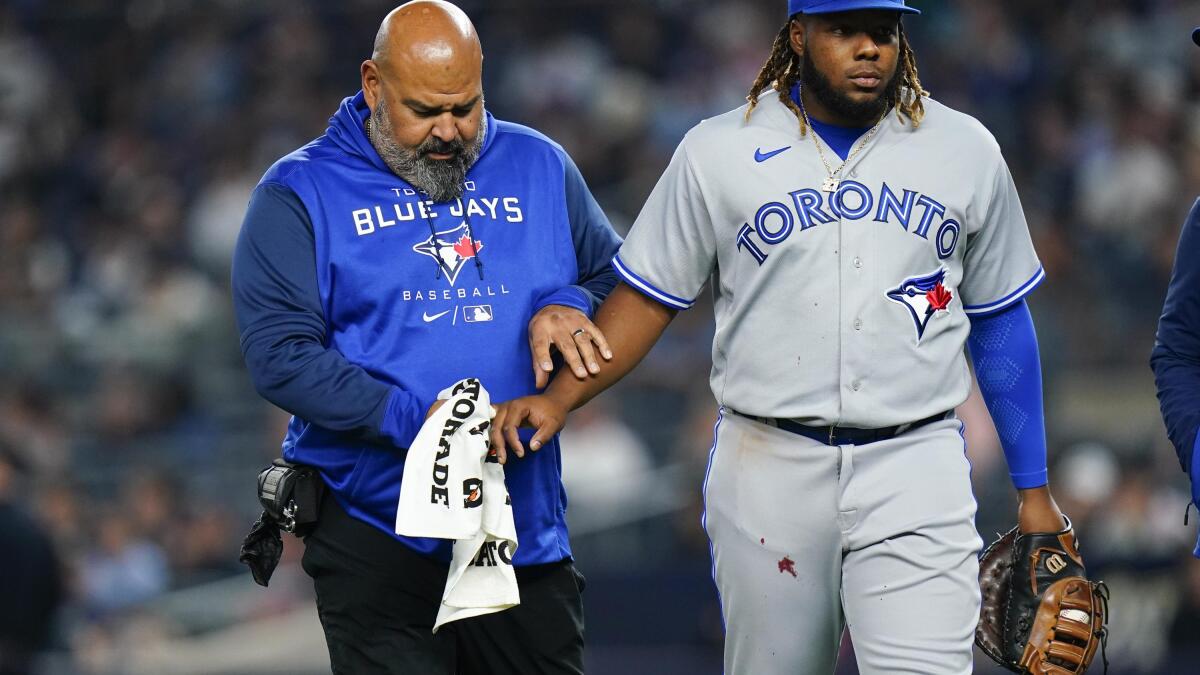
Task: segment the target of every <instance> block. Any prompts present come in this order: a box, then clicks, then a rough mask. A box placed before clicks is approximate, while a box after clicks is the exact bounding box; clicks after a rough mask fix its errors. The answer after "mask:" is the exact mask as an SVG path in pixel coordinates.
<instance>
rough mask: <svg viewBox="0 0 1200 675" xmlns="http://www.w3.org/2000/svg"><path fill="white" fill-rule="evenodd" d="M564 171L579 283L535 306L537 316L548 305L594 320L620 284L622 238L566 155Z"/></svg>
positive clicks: (568, 213)
mask: <svg viewBox="0 0 1200 675" xmlns="http://www.w3.org/2000/svg"><path fill="white" fill-rule="evenodd" d="M561 154H562V158H563V168H564V181H565V185H564V188H565V190H566V202H567V218H568V220H569V221H570V223H571V242H572V244H573V245H574V247H575V259H576V261H577V262H578V266H579V273H578V274H579V276H578V282H577V283H576V284H575V285H571V286H565V287H563V288H560V289H558V290H556V291H554V292H552V293H550V294H549V295H547V296H545V297H543V298H542V299H541V300H539V301H538V302H537V304H536V305H534V308H533V312H534V313H535V314H536V313H537V312H538V311H539V310H541V309H542V308H544V307H546V306H547V305H565V306H567V307H574V308H575V309H578V310H579V311H581V312H583V313H585V314H587V315H588V318H591V317H592V315H593V314H594V313H595V311H596V308H597V307H599V306H600V303H601V302H604V298H606V297H608V294H609V293H611V292H612V289H613V288H614V287H615V286H616V285H617V272H616V270H614V269H613V267H612V259H613V256H615V255H616V254H617V250H618V249H620V247H621V238H620V237H618V236H617V233H616V232H615V231H613V228H612V225H611V224H610V223H609V222H608V217H607V216H605V215H604V211H603V210H601V208H600V205H599V204H598V203H596V199H595V197H593V196H592V193H591V191H590V190H588V187H587V183H586V182H585V181H584V180H583V175H582V174H581V173H580V172H579V168H578V167H576V166H575V162H573V161H572V160H571V158H570V156H568V155H567V154H566V153H565V152H564V153H561Z"/></svg>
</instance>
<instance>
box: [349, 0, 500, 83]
mask: <svg viewBox="0 0 1200 675" xmlns="http://www.w3.org/2000/svg"><path fill="white" fill-rule="evenodd" d="M371 59H372V60H374V61H375V62H376V63H380V64H387V65H389V66H391V65H393V64H395V65H396V66H417V67H430V66H438V65H440V66H443V67H447V66H454V65H458V64H456V63H455V62H456V61H461V62H462V63H461V65H462V66H466V65H468V64H469V63H471V62H478V61H481V60H482V59H483V49H482V48H481V47H480V44H479V36H478V35H477V34H476V33H475V26H474V25H472V24H471V19H470V18H468V17H467V15H466V13H464V12H463V11H462V10H461V9H459V8H458V7H456V6H454V5H452V4H450V3H449V2H444V1H443V0H413V2H408V3H405V4H403V5H400V6H399V7H397V8H396V9H393V10H392V11H391V12H389V13H388V15H387V16H386V17H384V19H383V23H382V24H380V26H379V32H378V33H376V34H375V47H374V49H373V50H372V52H371Z"/></svg>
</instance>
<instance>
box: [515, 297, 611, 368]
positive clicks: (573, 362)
mask: <svg viewBox="0 0 1200 675" xmlns="http://www.w3.org/2000/svg"><path fill="white" fill-rule="evenodd" d="M551 345H553V346H554V347H555V348H557V349H558V352H559V353H560V354H562V355H563V359H564V360H565V361H566V362H567V366H568V367H570V369H571V372H573V373H574V374H575V377H577V378H579V379H581V380H586V379H587V377H588V373H591V374H592V375H595V374H596V373H599V372H600V362H599V361H598V360H597V358H596V352H597V351H599V352H600V355H601V356H603V357H604V360H606V361H608V360H611V359H612V350H611V349H609V347H608V341H607V340H605V338H604V333H602V332H600V329H599V328H597V327H596V324H594V323H592V322H591V320H589V319H588V318H587V315H586V314H584V313H583V312H581V311H579V310H577V309H575V308H574V307H565V306H563V305H547V306H545V307H543V308H542V309H541V311H539V312H538V313H537V314H534V315H533V318H532V319H530V320H529V351H530V352H531V353H532V355H533V378H534V382H535V384H536V386H537V388H538V389H542V388H544V387H545V386H546V384H547V383H548V382H549V381H550V373H551V371H553V370H554V364H553V362H551V360H550V347H551ZM585 366H586V368H585Z"/></svg>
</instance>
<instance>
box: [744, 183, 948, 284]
mask: <svg viewBox="0 0 1200 675" xmlns="http://www.w3.org/2000/svg"><path fill="white" fill-rule="evenodd" d="M901 192H902V194H901V195H899V196H898V195H897V194H896V193H895V192H894V191H893V190H892V189H891V188H890V187H889V186H888V184H887V183H883V185H882V186H881V187H880V190H879V194H878V197H877V196H876V195H875V194H874V193H872V192H871V190H869V189H868V188H867V186H865V185H863V184H862V183H859V182H856V181H853V180H846V181H842V183H841V185H839V186H838V189H837V192H834V193H833V194H832V195H826V194H825V193H822V192H818V191H817V190H814V189H812V188H804V189H801V190H795V191H794V192H789V193H788V196H789V197H790V198H791V199H790V203H784V202H767V203H766V204H763V205H762V206H760V207H759V208H758V212H757V213H755V214H754V224H753V226H751V224H750V223H743V224H742V228H741V229H740V230H739V231H738V236H737V247H738V250H745V251H746V252H747V253H748V254H749V255H751V256H753V257H754V259H755V260H756V261H757V262H758V264H759V265H762V264H763V263H764V262H765V261H766V259H767V256H768V253H767V251H765V250H764V246H763V245H767V246H775V245H777V244H781V243H783V242H784V241H785V240H786V239H787V238H788V237H790V236H791V234H792V232H794V231H795V230H796V226H797V224H799V227H800V230H801V231H804V230H808V229H811V228H813V227H816V226H818V225H820V224H822V223H832V222H834V221H835V220H838V219H845V220H861V219H863V218H866V217H868V216H871V215H872V214H874V218H873V219H874V221H875V222H877V223H888V222H893V219H894V222H896V223H897V224H898V225H900V226H901V227H903V228H904V230H905V231H911V232H912V234H914V235H916V236H918V237H921V238H922V239H927V240H928V239H929V238H930V237H929V234H930V230H933V225H934V221H935V220H936V219H939V218H940V219H941V221H940V222H939V223H938V226H937V229H936V230H934V231H933V244H934V246H935V247H936V248H937V254H938V258H939V259H941V260H945V259H946V258H949V257H950V256H951V255H953V254H954V249H955V247H956V246H958V236H959V232H960V231H961V230H962V225H960V224H959V222H958V221H957V220H954V219H953V218H945V215H946V207H945V206H944V205H943V204H941V203H939V202H938V201H937V200H936V199H933V198H932V197H929V196H928V195H923V194H920V193H918V192H915V191H913V190H907V189H904V190H901ZM826 197H828V199H826ZM910 228H911V229H910ZM756 236H757V240H756ZM759 240H761V242H762V244H763V245H760V243H759Z"/></svg>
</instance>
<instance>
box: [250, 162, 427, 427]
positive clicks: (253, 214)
mask: <svg viewBox="0 0 1200 675" xmlns="http://www.w3.org/2000/svg"><path fill="white" fill-rule="evenodd" d="M232 274H233V279H232V282H233V305H234V311H235V314H236V317H237V324H238V330H239V331H240V333H241V346H242V355H243V356H244V357H245V360H246V368H247V369H248V370H249V371H250V378H251V380H252V381H253V382H254V387H255V389H257V390H258V393H259V394H260V395H261V396H262V397H263V398H265V399H267V400H268V401H270V402H271V403H274V404H275V405H277V406H279V407H280V408H282V409H284V410H286V411H288V412H289V413H291V414H293V415H295V416H297V417H299V418H301V419H303V420H305V421H307V422H309V423H312V424H316V425H317V426H320V427H324V428H326V429H331V430H334V431H341V432H346V433H347V434H349V435H352V436H354V437H355V438H360V439H362V440H366V441H370V442H376V443H390V444H392V445H394V446H397V447H400V448H407V447H408V446H409V444H411V442H412V439H413V438H415V437H416V433H417V430H419V429H420V427H421V424H422V423H423V422H424V419H425V411H426V409H427V407H426V406H424V405H422V403H421V402H419V401H418V400H417V399H416V397H415V396H413V395H412V394H410V393H408V392H406V391H404V390H402V389H400V388H399V387H395V386H392V385H389V384H387V383H384V382H380V381H378V380H376V379H375V378H373V377H371V375H370V374H368V373H367V372H366V371H365V370H363V369H362V368H360V367H358V366H356V365H354V364H352V363H350V362H348V361H347V360H346V359H345V357H343V356H342V355H341V354H340V353H339V352H338V351H336V350H333V349H328V348H327V347H326V343H325V340H326V333H325V328H326V327H325V317H324V312H323V310H322V308H321V299H320V294H319V292H318V290H317V273H316V249H315V247H314V240H313V232H312V222H311V221H310V220H309V217H308V211H307V210H306V209H305V208H304V204H303V203H302V202H301V201H300V198H299V197H297V196H296V194H295V193H294V192H292V191H291V190H290V189H289V188H287V187H284V186H282V185H276V184H270V183H266V184H263V185H260V186H259V187H258V188H257V189H255V191H254V194H253V195H252V196H251V198H250V205H249V207H248V208H247V211H246V218H245V221H244V222H243V223H242V230H241V232H240V234H239V235H238V240H237V245H236V247H235V249H234V254H233V273H232Z"/></svg>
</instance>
